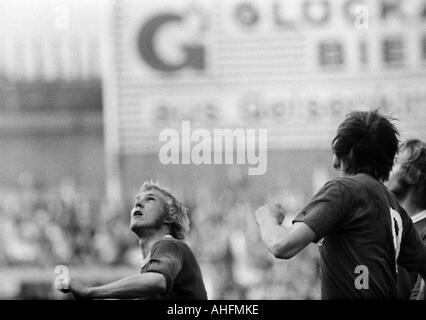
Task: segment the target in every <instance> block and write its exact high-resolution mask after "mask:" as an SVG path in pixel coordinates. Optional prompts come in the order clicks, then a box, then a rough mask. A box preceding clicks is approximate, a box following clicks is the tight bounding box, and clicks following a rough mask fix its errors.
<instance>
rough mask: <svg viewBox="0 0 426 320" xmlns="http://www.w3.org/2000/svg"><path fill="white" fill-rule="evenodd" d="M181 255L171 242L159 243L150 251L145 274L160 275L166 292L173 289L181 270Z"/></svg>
mask: <svg viewBox="0 0 426 320" xmlns="http://www.w3.org/2000/svg"><path fill="white" fill-rule="evenodd" d="M182 264H183V255H182V252H181V250H179V248H178V246H177V245H176V244H175V243H173V242H172V241H160V242H158V243H157V244H156V245H154V247H153V248H152V251H151V258H150V260H149V265H148V268H147V269H146V272H156V273H160V274H162V275H163V276H164V278H165V279H166V288H167V292H168V291H169V290H170V289H171V288H172V287H173V283H174V280H175V279H176V276H177V275H178V274H179V272H180V270H181V269H182Z"/></svg>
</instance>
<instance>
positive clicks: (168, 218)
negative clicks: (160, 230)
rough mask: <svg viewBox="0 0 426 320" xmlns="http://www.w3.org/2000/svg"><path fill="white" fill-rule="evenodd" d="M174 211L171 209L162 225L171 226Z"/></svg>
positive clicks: (173, 219)
mask: <svg viewBox="0 0 426 320" xmlns="http://www.w3.org/2000/svg"><path fill="white" fill-rule="evenodd" d="M175 211H176V209H175V208H173V207H171V208H170V210H169V212H168V213H167V215H166V217H165V218H164V224H172V223H173V222H174V221H175V218H174V216H175Z"/></svg>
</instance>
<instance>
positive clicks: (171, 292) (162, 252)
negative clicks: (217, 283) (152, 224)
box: [141, 238, 207, 300]
mask: <svg viewBox="0 0 426 320" xmlns="http://www.w3.org/2000/svg"><path fill="white" fill-rule="evenodd" d="M141 272H157V273H160V274H162V275H163V276H164V278H165V279H166V287H167V290H166V293H165V294H163V295H160V296H157V297H152V298H153V299H176V300H186V299H190V300H205V299H207V293H206V290H205V286H204V281H203V277H202V273H201V269H200V266H199V264H198V262H197V260H196V258H195V256H194V254H193V253H192V250H191V249H190V248H189V246H188V245H187V244H186V243H185V242H183V241H181V240H177V239H173V238H172V239H163V240H160V241H158V242H157V243H155V244H154V245H153V247H152V249H151V254H150V259H149V261H148V263H147V264H146V265H145V266H144V267H143V268H142V270H141Z"/></svg>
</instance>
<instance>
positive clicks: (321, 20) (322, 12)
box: [303, 0, 331, 25]
mask: <svg viewBox="0 0 426 320" xmlns="http://www.w3.org/2000/svg"><path fill="white" fill-rule="evenodd" d="M303 15H304V17H305V19H306V20H307V21H309V22H311V23H312V24H313V25H324V24H326V23H327V22H328V21H329V20H330V15H331V6H330V2H328V1H327V0H315V1H313V0H305V1H304V3H303Z"/></svg>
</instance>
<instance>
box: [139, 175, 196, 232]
mask: <svg viewBox="0 0 426 320" xmlns="http://www.w3.org/2000/svg"><path fill="white" fill-rule="evenodd" d="M148 190H157V191H159V192H161V193H162V194H163V195H164V197H165V198H166V205H167V208H166V209H167V212H168V214H169V217H170V218H172V220H173V222H172V224H171V230H170V231H171V233H172V236H173V237H174V238H176V239H179V240H182V239H184V238H185V235H186V234H187V233H188V232H189V230H190V227H189V218H188V208H186V207H185V206H184V205H183V204H182V203H181V202H180V201H178V200H177V199H176V197H175V196H173V195H172V194H171V193H170V192H169V191H168V189H166V188H164V187H161V186H160V185H159V184H158V183H156V182H154V181H145V182H144V183H143V184H142V186H141V187H140V188H139V193H141V192H144V191H148Z"/></svg>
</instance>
